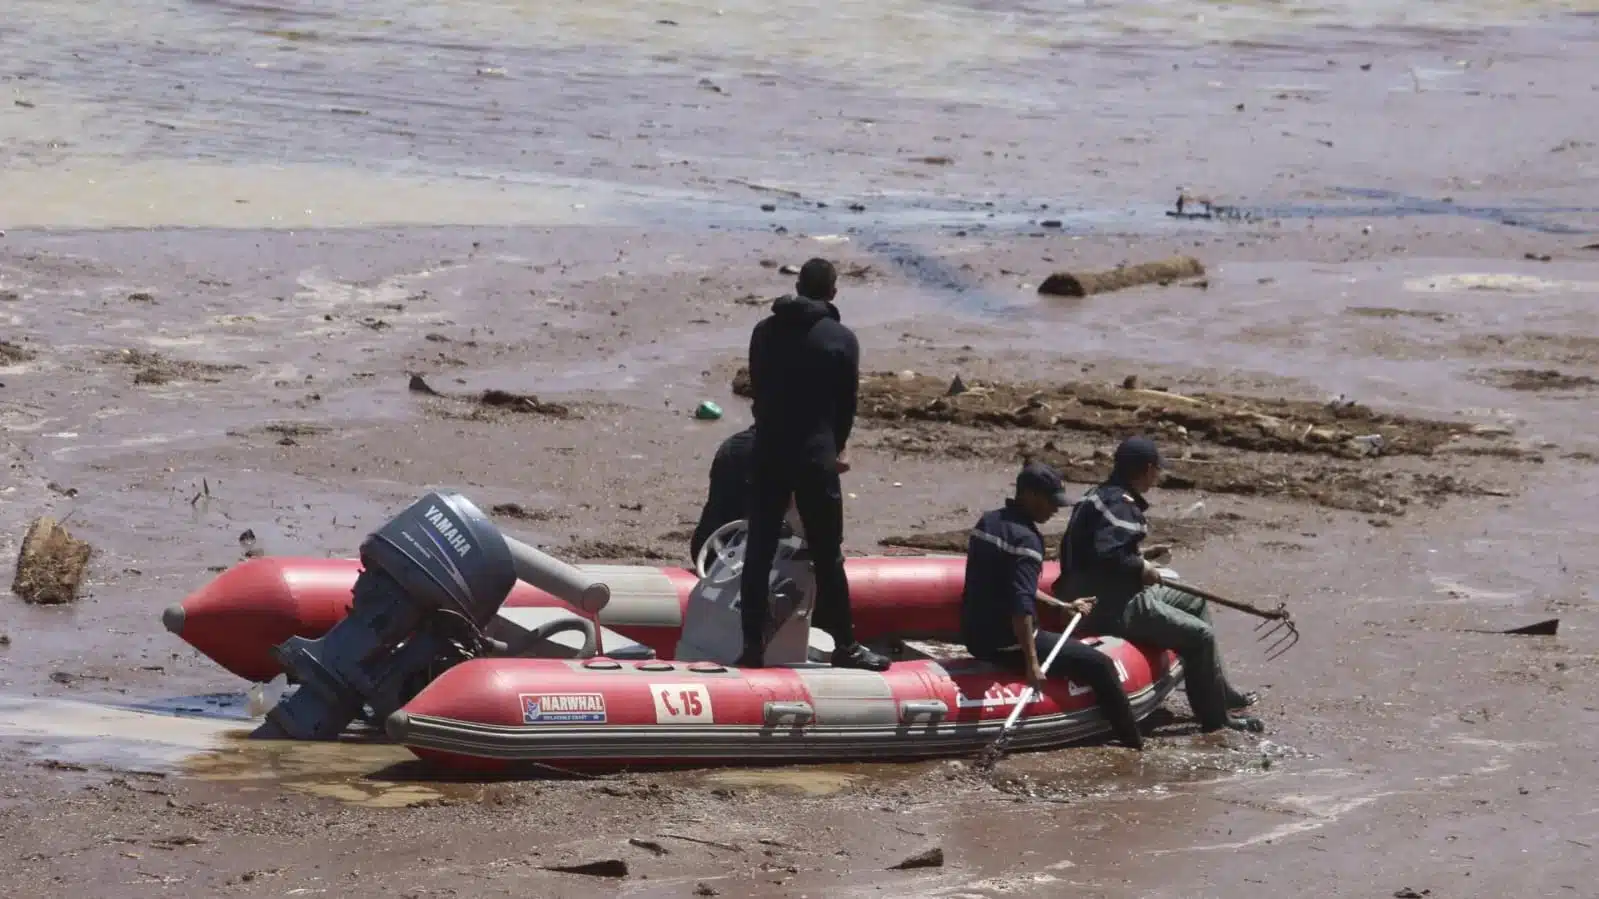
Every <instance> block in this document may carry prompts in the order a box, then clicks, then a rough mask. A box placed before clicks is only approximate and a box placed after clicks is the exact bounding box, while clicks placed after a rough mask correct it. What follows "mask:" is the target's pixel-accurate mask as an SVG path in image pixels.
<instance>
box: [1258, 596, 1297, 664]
mask: <svg viewBox="0 0 1599 899" xmlns="http://www.w3.org/2000/svg"><path fill="white" fill-rule="evenodd" d="M1262 629H1264V631H1265V632H1264V633H1261V631H1262ZM1255 631H1256V633H1260V636H1259V637H1257V638H1256V642H1257V643H1266V644H1267V646H1266V659H1267V660H1268V661H1269V660H1271V659H1275V658H1277V657H1278V656H1280V655H1282V654H1283V653H1285V652H1287V651H1288V650H1290V649H1293V648H1294V644H1295V643H1298V642H1299V628H1298V627H1297V626H1295V624H1294V622H1293V619H1292V618H1290V617H1288V609H1287V607H1286V606H1278V607H1277V614H1276V615H1274V616H1273V617H1271V618H1266V619H1264V620H1262V621H1261V622H1260V623H1259V624H1257V625H1255Z"/></svg>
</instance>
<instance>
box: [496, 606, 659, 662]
mask: <svg viewBox="0 0 1599 899" xmlns="http://www.w3.org/2000/svg"><path fill="white" fill-rule="evenodd" d="M577 617H579V616H577V615H574V614H572V612H571V611H569V610H567V609H561V608H554V609H550V608H525V607H524V608H501V609H500V613H499V614H498V615H496V616H495V617H494V621H493V622H491V623H490V624H489V636H491V637H493V638H494V639H496V640H503V641H505V643H506V644H508V645H509V646H510V654H511V655H512V656H525V655H532V656H537V657H546V658H548V657H555V658H575V657H576V656H577V654H578V653H579V652H580V651H581V650H582V649H583V639H584V636H583V634H582V633H580V632H578V631H561V632H559V633H555V634H551V635H550V636H549V637H547V638H545V639H544V640H543V641H540V642H541V645H539V646H529V645H526V644H527V641H528V639H529V638H530V637H531V636H532V633H533V631H535V630H537V629H538V628H540V627H542V626H544V625H546V624H549V623H550V622H552V621H559V620H561V619H563V618H577ZM595 629H596V630H597V631H598V632H599V638H600V645H599V650H600V654H601V655H604V656H607V657H609V658H613V659H622V660H624V661H645V660H648V659H653V658H655V650H653V649H651V648H649V647H648V646H645V645H644V644H642V643H639V642H638V641H636V640H631V639H629V638H627V637H624V636H622V635H621V634H619V633H617V632H616V631H613V630H611V629H610V628H608V627H605V626H604V625H600V624H596V625H595Z"/></svg>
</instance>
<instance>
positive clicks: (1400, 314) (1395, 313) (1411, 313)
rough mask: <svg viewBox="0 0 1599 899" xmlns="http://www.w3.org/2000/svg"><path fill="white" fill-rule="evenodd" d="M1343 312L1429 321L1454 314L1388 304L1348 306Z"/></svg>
mask: <svg viewBox="0 0 1599 899" xmlns="http://www.w3.org/2000/svg"><path fill="white" fill-rule="evenodd" d="M1344 312H1346V313H1348V314H1349V315H1358V316H1362V317H1364V318H1419V319H1423V320H1426V321H1430V322H1439V323H1442V322H1447V321H1449V320H1450V319H1452V318H1454V316H1452V315H1450V314H1449V313H1447V312H1429V311H1426V310H1423V309H1394V308H1391V307H1388V306H1350V307H1349V308H1348V309H1345V310H1344Z"/></svg>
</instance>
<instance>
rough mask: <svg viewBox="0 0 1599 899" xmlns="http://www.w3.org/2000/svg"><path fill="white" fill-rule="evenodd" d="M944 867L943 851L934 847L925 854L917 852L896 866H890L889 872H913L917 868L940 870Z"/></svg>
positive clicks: (941, 848)
mask: <svg viewBox="0 0 1599 899" xmlns="http://www.w3.org/2000/svg"><path fill="white" fill-rule="evenodd" d="M942 867H944V849H943V847H941V846H934V847H933V848H931V849H929V850H927V851H926V852H918V853H916V854H915V855H913V856H911V857H910V858H907V859H905V860H904V861H902V862H900V863H899V864H897V865H893V866H891V867H890V868H889V869H888V870H890V871H913V870H915V869H917V868H942Z"/></svg>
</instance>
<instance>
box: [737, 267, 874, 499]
mask: <svg viewBox="0 0 1599 899" xmlns="http://www.w3.org/2000/svg"><path fill="white" fill-rule="evenodd" d="M860 377H861V347H860V343H859V342H858V341H857V340H856V339H855V332H853V331H851V330H850V329H849V328H848V327H846V326H845V325H844V324H843V322H841V321H839V317H838V309H837V308H836V307H834V306H833V304H832V303H824V302H822V301H820V300H812V299H809V298H807V297H800V296H786V297H782V298H780V299H778V300H777V301H776V302H774V303H773V304H772V314H771V315H769V316H767V317H766V318H765V319H762V320H761V322H760V324H758V325H756V326H755V330H754V332H753V333H752V334H750V390H751V392H752V393H753V394H754V397H755V424H756V437H755V458H756V460H757V463H758V464H763V465H764V464H770V463H777V464H780V465H795V464H808V465H815V466H818V467H821V468H823V469H826V470H828V471H831V470H832V468H833V463H834V462H835V461H836V460H837V459H838V456H839V454H840V453H842V452H843V451H844V446H845V444H847V443H848V442H849V435H850V431H851V429H853V428H854V426H855V401H856V395H857V393H858V391H859V389H860Z"/></svg>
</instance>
